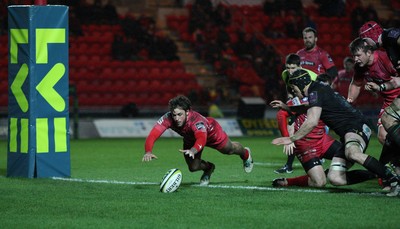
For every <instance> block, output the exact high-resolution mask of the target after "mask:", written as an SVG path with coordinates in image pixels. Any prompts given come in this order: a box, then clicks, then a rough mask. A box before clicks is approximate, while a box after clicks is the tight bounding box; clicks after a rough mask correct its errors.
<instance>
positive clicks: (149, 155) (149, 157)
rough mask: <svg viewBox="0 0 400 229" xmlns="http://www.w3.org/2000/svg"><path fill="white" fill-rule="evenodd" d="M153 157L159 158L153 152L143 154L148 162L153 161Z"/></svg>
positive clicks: (143, 159)
mask: <svg viewBox="0 0 400 229" xmlns="http://www.w3.org/2000/svg"><path fill="white" fill-rule="evenodd" d="M153 159H158V158H157V156H156V155H154V154H153V153H145V154H144V155H143V158H142V161H145V162H147V161H151V160H153Z"/></svg>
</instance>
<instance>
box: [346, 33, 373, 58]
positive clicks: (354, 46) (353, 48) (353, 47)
mask: <svg viewBox="0 0 400 229" xmlns="http://www.w3.org/2000/svg"><path fill="white" fill-rule="evenodd" d="M349 48H350V52H351V54H353V55H354V53H356V52H357V51H359V50H361V51H363V52H367V51H373V50H374V49H373V47H372V46H371V45H368V44H367V43H366V42H365V41H364V39H363V38H359V37H358V38H356V39H354V40H353V41H352V42H351V43H350V45H349Z"/></svg>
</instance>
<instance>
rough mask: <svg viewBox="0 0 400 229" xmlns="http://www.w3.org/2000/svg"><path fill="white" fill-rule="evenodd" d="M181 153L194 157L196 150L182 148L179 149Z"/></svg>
mask: <svg viewBox="0 0 400 229" xmlns="http://www.w3.org/2000/svg"><path fill="white" fill-rule="evenodd" d="M179 151H180V152H181V153H183V154H185V155H188V156H189V157H191V158H193V159H194V152H193V151H191V150H190V149H180V150H179Z"/></svg>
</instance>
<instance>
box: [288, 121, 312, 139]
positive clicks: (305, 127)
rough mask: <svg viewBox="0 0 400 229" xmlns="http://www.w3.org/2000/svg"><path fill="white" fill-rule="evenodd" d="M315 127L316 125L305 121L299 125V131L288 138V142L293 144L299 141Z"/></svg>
mask: <svg viewBox="0 0 400 229" xmlns="http://www.w3.org/2000/svg"><path fill="white" fill-rule="evenodd" d="M315 126H316V124H314V123H313V122H309V121H308V120H307V121H305V122H304V123H303V124H302V125H301V127H300V129H299V130H298V131H297V132H296V133H295V134H293V135H292V136H291V137H290V140H291V141H292V142H294V141H297V140H299V139H302V138H303V137H305V136H306V135H307V134H308V133H310V132H311V131H312V130H313V129H314V127H315Z"/></svg>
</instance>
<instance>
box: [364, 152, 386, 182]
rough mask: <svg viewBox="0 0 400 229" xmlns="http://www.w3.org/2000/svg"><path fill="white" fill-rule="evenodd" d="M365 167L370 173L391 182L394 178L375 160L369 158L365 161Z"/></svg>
mask: <svg viewBox="0 0 400 229" xmlns="http://www.w3.org/2000/svg"><path fill="white" fill-rule="evenodd" d="M363 166H364V167H365V168H366V169H368V171H370V172H373V173H375V174H376V175H378V177H380V178H383V179H387V180H389V179H390V178H392V177H393V174H392V173H391V172H390V170H388V169H387V168H386V167H385V166H384V165H382V164H381V163H379V161H378V160H376V159H375V158H373V157H371V156H368V157H367V159H366V160H365V161H364V164H363Z"/></svg>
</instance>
